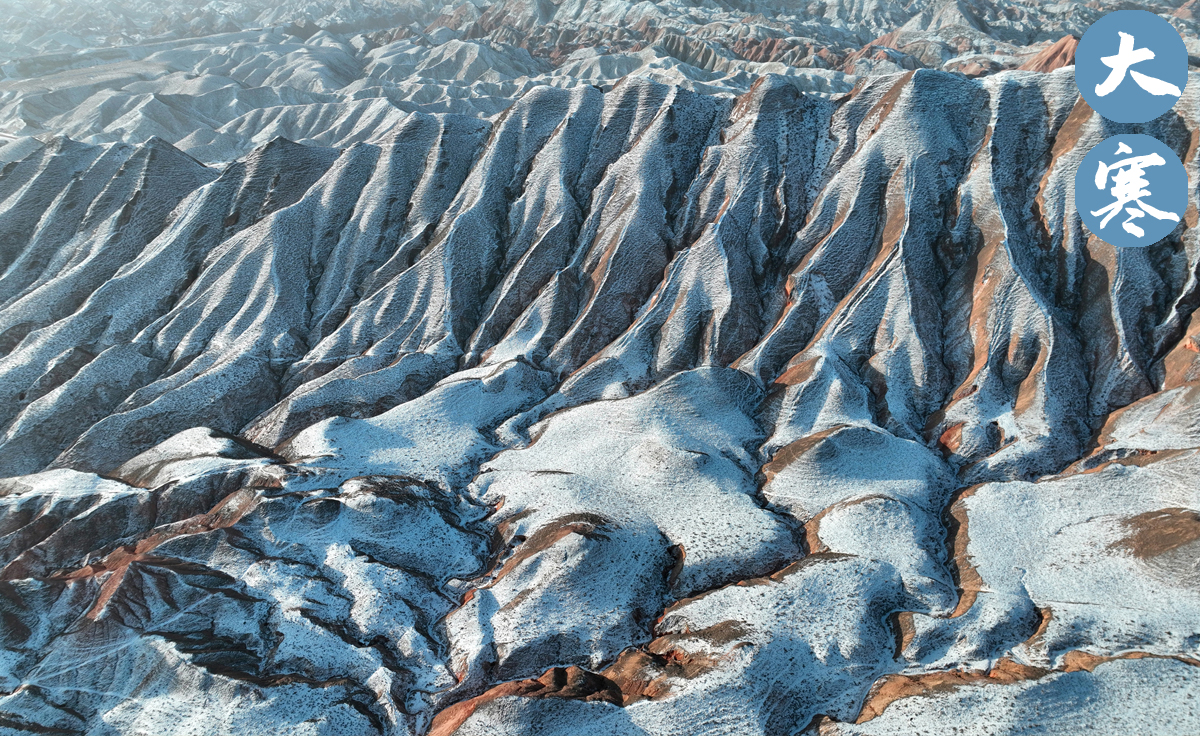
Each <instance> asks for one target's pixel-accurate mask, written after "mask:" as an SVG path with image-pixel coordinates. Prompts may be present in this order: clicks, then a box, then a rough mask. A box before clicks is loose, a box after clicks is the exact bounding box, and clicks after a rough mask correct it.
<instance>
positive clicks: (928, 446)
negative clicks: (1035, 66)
mask: <svg viewBox="0 0 1200 736" xmlns="http://www.w3.org/2000/svg"><path fill="white" fill-rule="evenodd" d="M1198 94H1200V80H1197V79H1196V78H1195V77H1193V80H1192V84H1190V85H1189V86H1188V90H1187V93H1186V95H1185V99H1184V100H1183V101H1181V103H1180V104H1179V105H1177V106H1176V108H1175V109H1176V111H1177V112H1176V113H1172V114H1169V115H1166V116H1164V117H1162V118H1160V119H1158V120H1156V121H1154V122H1152V123H1149V124H1146V125H1142V126H1123V125H1116V124H1113V123H1109V122H1107V121H1105V120H1103V119H1102V118H1100V117H1099V116H1097V115H1094V114H1093V113H1092V111H1091V110H1090V109H1089V108H1088V107H1087V106H1086V105H1085V104H1084V103H1083V102H1082V101H1080V100H1079V99H1078V96H1077V94H1076V92H1075V87H1074V78H1073V75H1072V73H1071V70H1069V69H1068V70H1064V71H1059V72H1054V73H1049V74H1043V73H1038V72H1003V73H1000V74H997V75H994V76H991V77H986V78H984V79H980V80H971V79H966V78H964V77H962V76H957V75H951V74H947V73H943V72H935V71H925V70H918V71H916V72H910V73H907V74H903V75H894V76H886V77H872V78H869V79H864V80H862V81H860V83H859V84H858V85H857V86H856V87H855V89H854V90H853V91H852V92H850V93H848V94H845V95H842V96H840V97H834V98H829V97H816V96H806V95H804V94H802V93H800V92H799V91H797V88H796V86H795V85H793V84H792V83H791V82H789V81H788V80H787V79H785V78H781V77H773V76H767V77H764V78H762V79H761V80H760V81H759V82H757V83H756V84H755V85H754V86H753V87H752V88H751V89H750V91H749V92H747V93H746V94H744V95H743V96H741V97H739V98H737V99H726V98H721V97H714V96H705V95H701V94H697V93H694V92H691V91H688V90H685V89H681V88H677V87H669V86H664V85H659V84H656V83H653V82H650V81H646V80H639V79H636V78H628V79H626V80H624V81H622V82H621V83H619V84H617V85H616V86H615V87H614V88H613V89H612V90H611V91H609V92H602V91H601V90H600V89H598V88H594V87H578V88H574V89H570V90H561V89H556V88H554V87H549V86H545V87H537V88H535V89H533V90H532V91H530V92H528V93H527V94H525V95H524V96H523V97H521V98H520V99H519V100H518V101H517V102H516V103H515V104H514V105H513V106H512V107H511V108H510V109H508V110H507V111H505V112H504V113H502V114H501V115H499V116H497V117H496V118H495V119H494V120H493V121H492V122H490V123H489V122H488V121H486V120H481V119H478V118H472V117H465V116H455V115H440V116H436V115H426V114H422V113H411V114H406V115H403V116H401V117H400V118H399V119H398V121H397V122H396V123H395V124H394V126H393V127H391V128H390V129H388V130H387V131H386V132H381V133H380V134H377V135H375V136H374V138H373V139H372V140H373V141H374V142H372V143H360V144H357V145H354V146H352V147H350V148H347V149H345V150H335V149H327V148H318V147H312V146H303V145H298V144H294V143H290V142H288V141H286V140H282V139H277V140H274V141H272V142H270V143H269V144H266V145H264V146H261V147H260V148H257V149H255V150H254V151H253V152H252V153H251V154H250V155H248V156H246V157H244V158H242V159H239V160H238V161H236V162H234V163H231V164H228V165H226V166H224V167H223V168H219V169H218V168H211V167H206V166H204V165H202V164H200V163H198V162H196V161H195V160H193V159H191V158H189V157H187V156H185V155H183V154H182V153H180V152H179V151H177V150H176V149H175V148H173V147H172V146H171V145H169V144H167V143H165V142H163V141H161V140H157V139H154V140H151V141H149V142H147V143H146V144H145V145H142V146H128V145H125V144H112V145H107V146H91V145H85V144H81V143H77V142H74V141H71V140H69V139H58V140H56V141H54V142H53V143H50V144H48V145H46V146H44V147H42V148H39V149H37V150H35V151H34V152H33V153H31V154H30V155H29V156H28V157H26V158H24V159H21V160H18V161H14V162H12V163H9V164H7V165H5V167H4V168H3V170H2V173H0V267H2V268H3V271H2V273H0V355H2V356H3V357H0V431H2V433H3V434H2V435H0V475H3V476H5V478H6V479H5V480H0V616H2V617H3V621H4V626H3V627H2V629H0V643H2V649H0V733H4V734H7V733H27V732H31V731H32V732H50V731H53V732H64V733H83V732H87V733H138V732H154V733H196V732H214V733H263V732H271V733H297V734H299V733H330V734H350V733H389V734H423V733H427V732H432V733H436V734H439V736H447V735H448V734H451V733H458V734H464V735H465V734H492V733H519V734H532V733H538V734H543V733H544V734H577V733H579V732H580V724H588V725H587V727H588V731H589V732H592V733H610V734H681V735H682V734H696V733H706V734H735V733H736V734H745V733H763V734H779V733H797V732H800V731H803V730H805V729H809V730H810V731H811V732H813V733H815V732H817V731H820V732H821V733H839V734H840V733H863V734H875V733H914V732H935V733H936V732H938V731H939V728H940V727H941V725H944V723H945V722H946V720H947V719H954V720H956V721H958V722H960V723H963V724H971V723H981V724H984V726H986V728H990V729H991V730H986V729H985V730H981V731H980V732H981V733H982V732H987V733H992V732H1008V731H1010V730H1012V729H1013V728H1015V725H1014V724H1018V723H1019V724H1021V725H1022V727H1030V728H1033V729H1034V731H1038V729H1041V730H1042V731H1052V730H1054V729H1056V728H1058V729H1060V730H1062V731H1064V732H1067V733H1077V732H1080V731H1081V730H1085V729H1088V728H1093V727H1094V726H1095V724H1103V726H1104V728H1105V729H1107V730H1110V731H1111V730H1117V731H1136V730H1139V729H1142V730H1144V728H1142V727H1143V726H1144V725H1145V724H1146V723H1153V724H1154V726H1155V727H1154V729H1153V730H1154V731H1155V732H1156V733H1174V732H1179V733H1189V732H1194V731H1196V730H1197V728H1200V709H1198V706H1197V705H1196V704H1195V703H1194V702H1192V701H1191V700H1189V699H1190V698H1191V697H1192V695H1193V694H1194V693H1195V692H1197V690H1198V689H1200V669H1198V668H1197V664H1198V660H1200V643H1198V642H1197V640H1196V637H1195V635H1194V633H1191V632H1195V631H1200V595H1198V593H1197V591H1198V590H1200V581H1198V580H1197V578H1196V572H1195V569H1194V560H1195V558H1196V551H1197V545H1200V489H1197V487H1196V484H1195V482H1194V478H1195V477H1196V476H1197V473H1200V455H1198V451H1200V450H1198V448H1200V408H1198V407H1200V399H1198V398H1197V394H1198V391H1200V383H1198V381H1200V317H1196V316H1195V314H1194V310H1195V308H1196V306H1197V305H1198V303H1200V283H1198V279H1200V241H1198V240H1197V232H1198V231H1197V228H1196V222H1197V214H1196V213H1197V208H1196V202H1197V194H1196V190H1195V185H1194V182H1195V181H1197V177H1198V176H1200V171H1198V168H1197V167H1198V165H1200V161H1198V155H1197V148H1198V145H1200V144H1198V141H1200V117H1198V116H1197V112H1196V111H1197V110H1198V109H1200V106H1198V104H1197V103H1198V100H1197V96H1198ZM1117 132H1149V133H1152V134H1154V135H1156V136H1158V137H1159V138H1160V139H1162V140H1164V141H1165V142H1167V143H1168V145H1170V146H1171V147H1172V148H1174V149H1175V150H1176V151H1177V152H1178V153H1179V155H1180V157H1181V159H1182V160H1183V161H1184V162H1185V165H1186V166H1187V168H1188V171H1189V175H1190V176H1191V177H1192V182H1193V190H1192V193H1191V195H1190V201H1191V204H1190V206H1189V209H1188V211H1187V213H1186V215H1185V217H1184V222H1183V223H1181V225H1180V226H1179V228H1178V229H1177V230H1176V231H1175V233H1174V234H1173V235H1172V236H1171V237H1170V238H1168V239H1166V240H1164V241H1162V242H1160V243H1157V244H1155V245H1153V246H1151V247H1149V248H1146V249H1137V250H1133V249H1130V250H1122V251H1114V249H1113V248H1111V247H1109V246H1107V245H1105V244H1104V243H1102V242H1100V241H1098V240H1096V239H1095V238H1093V237H1091V236H1090V235H1089V234H1088V233H1087V232H1085V231H1084V230H1083V228H1082V226H1081V224H1080V222H1079V219H1078V217H1077V216H1076V215H1075V212H1074V201H1073V197H1074V194H1073V187H1074V173H1075V168H1076V166H1077V164H1078V162H1079V161H1080V160H1081V159H1082V157H1083V155H1084V153H1085V152H1086V151H1087V150H1088V149H1089V148H1090V147H1091V146H1093V145H1094V144H1096V143H1097V142H1099V141H1100V140H1102V139H1103V138H1104V137H1105V136H1107V135H1111V134H1113V133H1117ZM1052 474H1053V475H1052ZM1151 692H1152V693H1153V697H1152V698H1151V697H1150V696H1149V695H1148V693H1151ZM1085 695H1086V699H1087V701H1086V702H1087V706H1086V709H1085V708H1084V706H1083V705H1080V704H1078V703H1082V702H1084V701H1083V700H1082V699H1083V698H1084V696H1085ZM1048 703H1053V704H1054V705H1053V706H1052V707H1051V706H1050V705H1048ZM1063 703H1067V705H1063ZM1071 703H1076V705H1071ZM1039 719H1040V720H1039ZM1031 724H1032V725H1031ZM1039 724H1040V725H1039ZM1114 724H1116V725H1114ZM981 728H982V727H981Z"/></svg>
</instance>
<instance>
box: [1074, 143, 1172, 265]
mask: <svg viewBox="0 0 1200 736" xmlns="http://www.w3.org/2000/svg"><path fill="white" fill-rule="evenodd" d="M1187 206H1188V178H1187V171H1185V170H1184V168H1183V164H1181V163H1180V162H1179V157H1178V156H1176V155H1175V152H1174V151H1172V150H1171V149H1170V148H1168V147H1167V146H1166V144H1165V143H1163V142H1162V141H1160V140H1158V139H1157V138H1152V137H1150V136H1148V135H1138V134H1132V133H1131V134H1127V135H1114V136H1113V137H1111V138H1106V139H1104V141H1103V142H1102V143H1100V144H1099V145H1097V146H1095V147H1093V148H1092V150H1090V151H1088V153H1087V155H1086V156H1084V157H1083V162H1082V163H1080V164H1079V169H1078V171H1076V172H1075V209H1077V210H1078V211H1079V216H1080V217H1081V218H1082V219H1083V224H1084V225H1087V228H1088V230H1091V231H1092V233H1093V234H1095V235H1096V237H1098V238H1100V239H1101V240H1103V241H1104V242H1106V243H1109V244H1110V245H1115V246H1117V247H1119V248H1142V247H1145V246H1147V245H1151V244H1152V243H1157V242H1158V241H1160V240H1162V239H1163V238H1165V237H1166V236H1167V235H1169V234H1170V233H1171V231H1172V230H1174V229H1175V226H1176V225H1178V224H1179V221H1180V220H1181V219H1183V213H1184V211H1185V210H1187Z"/></svg>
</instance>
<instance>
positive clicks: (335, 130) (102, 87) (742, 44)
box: [0, 0, 1200, 163]
mask: <svg viewBox="0 0 1200 736" xmlns="http://www.w3.org/2000/svg"><path fill="white" fill-rule="evenodd" d="M1194 5H1195V3H1194V2H1189V3H1186V4H1183V5H1182V6H1181V5H1180V4H1179V3H1178V2H1175V1H1174V0H1171V1H1170V2H1164V3H1160V4H1158V5H1148V6H1145V7H1150V8H1151V9H1153V10H1155V11H1156V12H1158V13H1159V14H1161V15H1162V16H1163V17H1165V18H1167V19H1169V20H1170V21H1171V22H1172V23H1174V24H1175V25H1176V27H1178V28H1179V29H1180V31H1181V32H1182V33H1183V34H1184V36H1185V38H1186V39H1187V43H1188V48H1189V49H1190V52H1191V53H1192V55H1193V61H1194V62H1195V63H1196V64H1197V65H1198V66H1197V68H1200V40H1197V35H1198V31H1200V26H1198V20H1197V18H1196V17H1194V16H1196V15H1197V12H1200V11H1197V9H1196V8H1195V7H1193V6H1194ZM1113 7H1117V6H1116V5H1113ZM1121 7H1124V6H1121ZM1105 9H1107V7H1106V6H1097V5H1096V4H1095V3H1089V4H1087V5H1084V4H1082V3H1074V2H1072V3H1061V4H1053V5H1046V4H1043V3H1041V2H1024V1H1017V2H1013V1H1011V0H999V1H997V2H992V1H990V0H972V1H971V2H968V0H912V1H910V2H908V3H904V2H898V1H895V0H866V1H863V0H859V1H856V2H845V1H844V0H836V1H832V2H826V1H825V0H818V1H816V2H812V3H807V4H793V3H777V2H774V3H773V2H769V1H767V2H758V0H748V1H744V2H722V3H716V2H712V1H711V0H709V1H708V2H705V3H694V4H693V3H686V2H675V1H671V2H667V1H664V2H661V3H657V4H654V3H649V2H639V3H630V2H614V1H612V0H607V1H605V2H601V1H600V0H564V1H563V2H560V3H558V4H554V3H550V2H529V1H527V0H494V2H491V3H490V4H489V3H488V2H485V1H484V0H472V1H470V2H467V1H465V0H463V1H460V2H458V3H457V4H451V5H446V6H438V5H436V4H433V3H426V2H421V1H417V0H412V1H409V0H405V1H404V2H399V1H398V0H367V1H366V2H359V0H352V1H350V2H346V1H345V0H315V1H314V2H306V3H298V2H284V3H266V2H263V1H262V0H246V1H245V2H214V3H208V4H204V5H199V4H196V3H176V2H165V1H164V0H117V1H115V2H114V1H112V0H3V2H0V10H4V11H6V12H7V13H8V16H7V17H6V21H5V24H3V25H2V26H0V134H2V135H3V136H5V137H4V138H0V143H3V142H4V141H5V140H6V139H7V138H9V137H16V138H17V139H18V143H17V144H8V145H0V161H11V160H15V159H17V158H20V157H21V156H23V155H25V154H27V153H28V152H29V150H30V148H31V147H33V146H36V145H37V144H38V142H39V139H40V140H41V141H45V140H46V139H47V138H48V137H51V136H55V135H66V136H70V137H71V138H72V139H74V140H77V141H81V142H85V143H92V144H101V143H114V142H124V143H129V144H134V145H138V144H142V143H145V142H146V141H147V140H149V139H150V138H152V137H158V138H161V139H163V140H165V141H167V142H169V143H171V144H172V145H174V146H176V147H177V148H179V149H180V150H181V151H183V152H185V153H187V154H189V155H190V156H192V157H194V158H197V159H199V160H200V161H203V162H205V163H223V162H229V161H232V160H235V159H237V158H239V157H241V156H244V155H246V154H248V153H249V152H250V151H251V150H253V149H254V148H255V147H256V146H258V145H261V144H263V143H267V142H269V141H270V140H271V139H272V138H274V137H277V136H282V137H285V138H287V139H289V140H291V141H294V142H299V143H309V144H313V145H318V146H333V147H339V148H344V147H347V146H350V145H353V144H355V143H361V142H374V140H375V138H376V136H378V135H380V134H383V132H384V131H386V130H388V129H390V128H391V127H392V126H393V125H394V124H395V123H396V121H397V120H399V119H400V118H401V117H402V114H403V113H407V112H417V111H419V112H428V113H438V112H452V113H458V114H464V115H470V116H475V117H482V118H490V117H493V116H495V115H496V114H498V113H499V112H501V111H502V110H505V109H507V108H508V107H509V105H511V104H512V102H513V101H514V100H515V99H517V98H519V97H521V96H522V95H524V94H525V93H527V92H529V91H530V90H531V89H533V88H535V87H538V86H552V87H558V88H565V89H571V88H577V87H586V86H592V85H595V86H598V87H600V88H601V89H604V90H608V89H610V88H611V87H612V86H613V85H614V84H616V83H617V82H619V81H620V80H621V79H624V78H626V77H631V76H634V77H640V78H646V79H652V80H654V81H658V82H661V83H664V84H668V85H674V86H680V87H683V88H685V89H688V90H691V91H696V92H700V93H703V94H708V95H717V96H724V97H735V96H737V95H741V94H744V93H745V92H746V91H748V90H749V89H750V87H751V85H753V84H754V82H755V81H757V80H759V79H762V78H763V77H764V76H768V75H780V76H787V77H788V78H789V79H790V81H791V82H792V83H793V84H795V85H796V87H797V89H799V90H801V91H804V92H807V93H812V94H820V95H826V96H829V95H838V94H842V93H846V92H848V91H849V90H850V89H851V88H852V87H853V86H854V84H855V83H856V82H857V81H858V80H859V79H861V78H863V77H870V76H879V75H887V74H894V73H902V72H904V71H909V70H914V69H940V70H946V71H953V72H958V73H962V74H965V75H967V76H971V77H977V76H981V75H987V74H992V73H995V72H997V71H1000V70H1004V69H1015V68H1021V69H1030V70H1037V71H1051V70H1053V69H1056V68H1059V67H1062V66H1066V65H1070V64H1071V63H1072V61H1073V59H1074V50H1075V44H1076V39H1077V38H1078V37H1079V36H1080V35H1082V33H1083V31H1084V30H1085V29H1086V28H1087V27H1088V24H1089V23H1091V21H1092V20H1094V19H1095V18H1097V17H1099V15H1101V14H1102V13H1103V11H1104V10H1105Z"/></svg>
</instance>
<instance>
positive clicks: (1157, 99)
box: [1075, 10, 1188, 123]
mask: <svg viewBox="0 0 1200 736" xmlns="http://www.w3.org/2000/svg"><path fill="white" fill-rule="evenodd" d="M1187 78H1188V53H1187V48H1186V47H1185V46H1184V45H1183V38H1181V37H1180V35H1179V32H1178V31H1176V30H1175V29H1174V28H1173V27H1172V26H1171V24H1170V23H1168V22H1167V21H1165V20H1163V19H1162V18H1160V17H1158V16H1157V15H1155V14H1154V13H1151V12H1148V11H1145V10H1118V11H1117V12H1115V13H1109V14H1108V15H1106V16H1104V17H1103V18H1101V19H1100V20H1098V21H1096V22H1095V23H1093V24H1092V27H1091V28H1089V29H1088V30H1087V33H1085V34H1083V38H1082V39H1081V40H1080V41H1079V47H1078V48H1077V49H1075V84H1076V85H1078V86H1079V93H1080V94H1082V95H1083V99H1085V100H1087V103H1088V104H1089V105H1091V107H1092V109H1093V110H1095V111H1096V112H1098V113H1100V114H1101V115H1103V116H1104V117H1106V118H1108V119H1109V120H1115V121H1116V122H1118V123H1144V122H1146V121H1148V120H1153V119H1154V118H1156V117H1158V116H1159V115H1162V114H1163V113H1165V112H1166V111H1167V110H1170V109H1171V106H1172V105H1174V104H1175V103H1176V102H1178V101H1179V97H1180V96H1181V95H1182V94H1183V88H1184V86H1186V85H1187Z"/></svg>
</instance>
